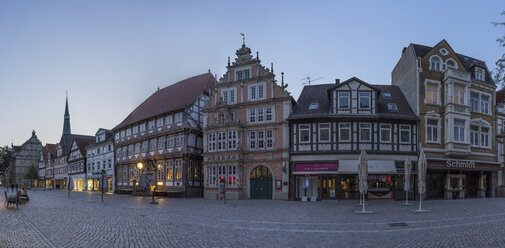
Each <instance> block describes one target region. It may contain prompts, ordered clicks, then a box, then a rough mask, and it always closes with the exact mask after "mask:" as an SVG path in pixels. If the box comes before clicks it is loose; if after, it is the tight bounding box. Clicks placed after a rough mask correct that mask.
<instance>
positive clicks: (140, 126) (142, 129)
mask: <svg viewBox="0 0 505 248" xmlns="http://www.w3.org/2000/svg"><path fill="white" fill-rule="evenodd" d="M139 130H140V132H141V133H142V132H145V131H146V124H145V123H142V124H140V125H139Z"/></svg>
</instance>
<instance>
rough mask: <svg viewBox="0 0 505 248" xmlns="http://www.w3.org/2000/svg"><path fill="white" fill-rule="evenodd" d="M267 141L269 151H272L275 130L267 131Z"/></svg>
mask: <svg viewBox="0 0 505 248" xmlns="http://www.w3.org/2000/svg"><path fill="white" fill-rule="evenodd" d="M266 139H267V144H266V146H267V149H272V148H273V147H274V130H273V129H267V130H266Z"/></svg>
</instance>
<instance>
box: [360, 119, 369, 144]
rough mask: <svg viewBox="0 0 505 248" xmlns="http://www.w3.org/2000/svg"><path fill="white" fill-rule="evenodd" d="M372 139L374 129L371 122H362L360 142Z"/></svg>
mask: <svg viewBox="0 0 505 248" xmlns="http://www.w3.org/2000/svg"><path fill="white" fill-rule="evenodd" d="M370 141H372V131H371V124H370V123H360V124H359V142H370Z"/></svg>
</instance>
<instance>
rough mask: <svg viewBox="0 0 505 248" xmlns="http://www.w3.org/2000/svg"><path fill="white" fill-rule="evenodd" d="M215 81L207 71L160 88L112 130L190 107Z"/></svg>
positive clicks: (207, 91)
mask: <svg viewBox="0 0 505 248" xmlns="http://www.w3.org/2000/svg"><path fill="white" fill-rule="evenodd" d="M215 83H216V79H215V78H214V76H212V74H210V73H205V74H201V75H198V76H194V77H191V78H188V79H185V80H182V81H180V82H177V83H175V84H172V85H170V86H167V87H165V88H163V89H160V90H158V91H156V92H155V93H154V94H152V95H151V96H150V97H148V98H147V99H146V100H145V101H144V102H143V103H141V104H140V105H139V106H138V107H137V108H136V109H135V110H133V111H132V112H131V113H130V114H129V115H128V116H127V117H126V118H125V119H124V120H123V121H122V122H121V123H119V125H117V126H116V127H114V128H113V129H112V130H114V131H115V130H118V129H120V128H123V127H126V126H129V125H131V124H134V123H136V122H139V121H142V120H145V119H148V118H152V117H155V116H158V115H162V114H164V113H168V112H171V111H176V110H179V109H184V108H186V107H189V106H190V105H191V104H193V103H194V102H195V101H196V100H197V99H198V97H199V96H200V95H201V94H202V93H209V91H210V89H211V88H213V87H214V85H215Z"/></svg>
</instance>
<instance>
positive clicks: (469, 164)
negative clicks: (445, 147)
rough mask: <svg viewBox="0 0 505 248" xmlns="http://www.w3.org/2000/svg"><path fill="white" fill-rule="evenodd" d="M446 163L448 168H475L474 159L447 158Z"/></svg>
mask: <svg viewBox="0 0 505 248" xmlns="http://www.w3.org/2000/svg"><path fill="white" fill-rule="evenodd" d="M445 165H446V166H447V168H461V169H475V162H474V161H464V160H447V161H446V163H445Z"/></svg>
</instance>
